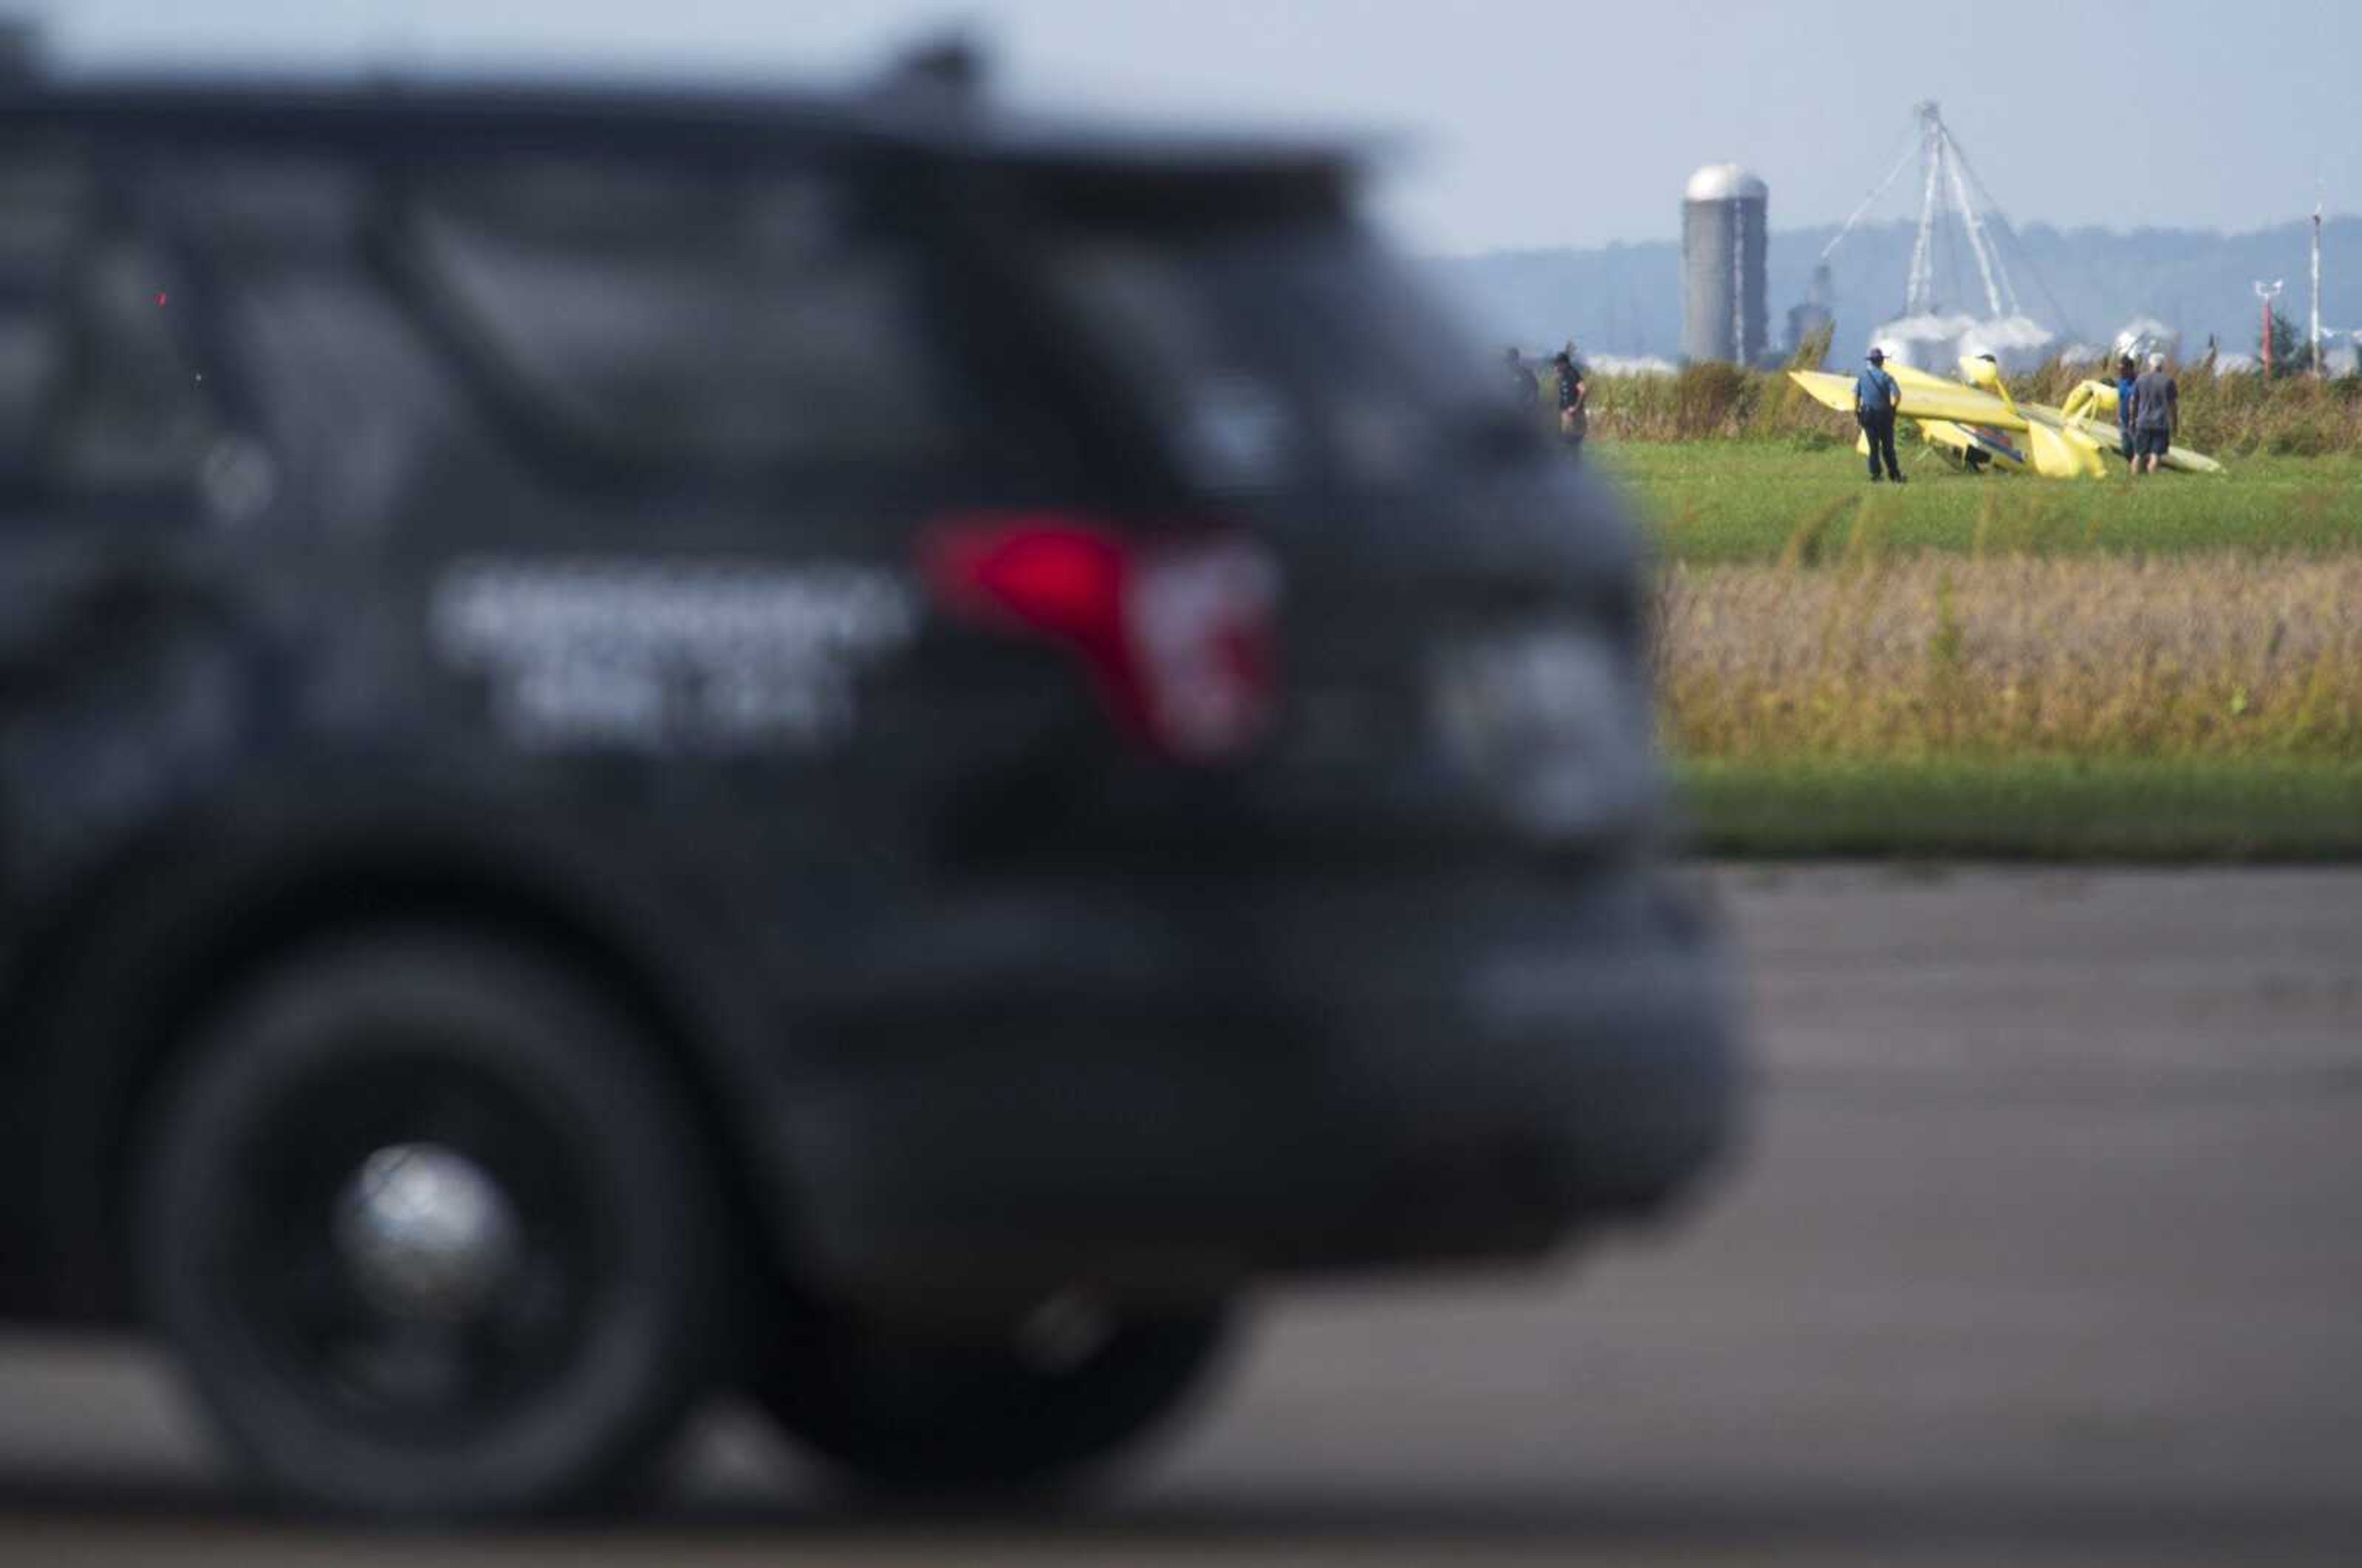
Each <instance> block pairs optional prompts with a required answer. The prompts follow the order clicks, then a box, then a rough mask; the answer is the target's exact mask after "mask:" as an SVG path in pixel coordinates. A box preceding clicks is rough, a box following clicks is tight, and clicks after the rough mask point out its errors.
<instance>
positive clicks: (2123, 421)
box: [2116, 354, 2138, 469]
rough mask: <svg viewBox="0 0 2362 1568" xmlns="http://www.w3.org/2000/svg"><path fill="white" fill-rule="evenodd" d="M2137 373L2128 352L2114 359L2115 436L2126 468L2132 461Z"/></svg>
mask: <svg viewBox="0 0 2362 1568" xmlns="http://www.w3.org/2000/svg"><path fill="white" fill-rule="evenodd" d="M2137 375H2138V372H2137V370H2136V369H2135V367H2134V365H2133V357H2132V356H2131V355H2130V354H2126V355H2124V356H2123V357H2122V358H2120V359H2117V360H2116V436H2117V444H2118V445H2119V446H2121V447H2123V449H2124V454H2125V468H2126V469H2130V468H2131V467H2132V462H2133V383H2134V381H2136V379H2137Z"/></svg>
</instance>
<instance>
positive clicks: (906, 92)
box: [873, 28, 985, 108]
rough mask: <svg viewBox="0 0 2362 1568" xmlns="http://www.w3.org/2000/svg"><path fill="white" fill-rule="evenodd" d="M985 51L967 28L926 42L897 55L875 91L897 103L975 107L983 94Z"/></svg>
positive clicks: (957, 29)
mask: <svg viewBox="0 0 2362 1568" xmlns="http://www.w3.org/2000/svg"><path fill="white" fill-rule="evenodd" d="M984 76H985V59H984V50H983V49H982V48H981V47H980V46H979V45H978V44H977V41H976V39H975V38H974V37H973V36H972V35H971V34H970V33H969V32H968V31H967V29H966V28H951V29H949V30H946V31H944V32H941V33H937V34H935V35H933V37H930V38H927V39H922V40H921V41H920V42H918V43H916V44H913V45H912V46H911V48H909V49H907V50H903V51H902V53H901V54H900V55H899V56H897V57H896V58H895V60H894V62H893V63H892V64H891V65H889V67H888V68H887V69H886V71H885V72H884V74H883V75H881V76H880V77H879V79H878V81H877V86H876V87H875V88H874V89H873V94H874V95H875V96H877V97H878V98H881V99H885V100H887V101H889V102H894V103H910V104H926V105H938V106H943V107H950V108H969V107H973V106H974V105H975V104H976V102H977V99H978V98H979V97H981V96H982V95H983V92H984Z"/></svg>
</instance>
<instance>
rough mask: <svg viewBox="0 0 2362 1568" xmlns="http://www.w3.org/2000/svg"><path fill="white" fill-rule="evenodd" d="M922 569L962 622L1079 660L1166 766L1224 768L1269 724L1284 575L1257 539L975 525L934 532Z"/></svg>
mask: <svg viewBox="0 0 2362 1568" xmlns="http://www.w3.org/2000/svg"><path fill="white" fill-rule="evenodd" d="M920 569H921V571H922V574H923V576H924V577H925V580H926V582H927V585H928V587H929V589H930V590H931V591H933V594H934V596H935V600H936V602H938V603H939V604H941V605H942V606H943V607H944V609H945V610H947V611H949V612H950V613H953V614H955V615H958V616H961V617H964V618H966V619H967V620H969V621H971V622H974V623H976V624H985V625H995V626H1000V627H1003V628H1006V629H1009V630H1016V631H1025V632H1031V633H1032V634H1035V635H1040V636H1043V637H1046V638H1048V639H1050V640H1051V641H1053V642H1055V643H1057V644H1059V645H1061V646H1065V647H1067V648H1070V649H1072V650H1073V651H1074V653H1075V654H1076V656H1077V657H1079V658H1080V659H1081V660H1082V661H1083V664H1084V666H1085V668H1087V669H1088V670H1089V671H1090V674H1091V678H1092V679H1093V681H1094V682H1095V683H1096V684H1097V686H1098V690H1099V693H1100V695H1101V697H1102V698H1103V699H1104V700H1105V701H1107V703H1108V706H1109V710H1110V712H1112V713H1113V715H1114V716H1115V718H1116V720H1117V722H1118V723H1120V724H1121V725H1122V726H1123V727H1124V728H1125V729H1126V730H1127V731H1128V732H1130V733H1131V734H1135V735H1137V736H1138V737H1140V738H1141V739H1142V740H1143V741H1145V742H1146V743H1147V744H1148V745H1151V746H1152V747H1153V748H1154V749H1155V750H1156V751H1158V752H1160V753H1162V754H1163V755H1165V756H1173V757H1176V758H1180V759H1182V760H1185V761H1190V762H1214V761H1220V760H1221V759H1223V758H1226V757H1231V756H1237V755H1239V754H1240V753H1242V752H1243V751H1244V750H1246V749H1247V748H1248V747H1249V746H1251V745H1253V744H1254V743H1255V742H1256V741H1257V740H1259V739H1260V738H1262V736H1263V735H1264V734H1265V733H1266V732H1267V731H1268V730H1269V729H1270V727H1271V723H1272V719H1273V716H1274V713H1275V709H1276V707H1277V703H1278V697H1279V682H1278V664H1277V652H1278V648H1277V644H1278V635H1277V628H1276V625H1275V621H1276V611H1277V608H1278V600H1279V573H1278V569H1277V568H1276V567H1275V565H1274V564H1273V562H1272V560H1271V558H1270V557H1269V556H1267V555H1266V554H1265V553H1264V551H1263V550H1262V549H1260V548H1259V547H1256V546H1255V545H1254V544H1253V542H1252V541H1249V540H1246V539H1242V538H1240V537H1237V536H1232V535H1211V536H1197V537H1194V538H1189V539H1175V540H1170V541H1164V540H1159V541H1153V542H1151V541H1146V540H1139V539H1132V538H1127V537H1125V536H1121V535H1119V534H1117V533H1115V532H1113V531H1112V530H1109V529H1108V528H1104V527H1101V526H1098V525H1095V524H1092V523H1088V522H1085V521H1080V520H1077V519H1075V518H1070V517H1065V516H1058V515H1053V514H1040V515H1030V516H1020V517H996V518H985V519H977V520H966V519H963V520H959V521H955V522H951V523H946V524H944V525H941V526H939V527H937V528H935V529H933V530H932V531H931V532H930V533H929V534H928V535H927V536H926V538H925V540H924V541H923V542H922V546H921V557H920Z"/></svg>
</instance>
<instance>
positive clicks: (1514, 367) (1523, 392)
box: [1501, 348, 1542, 408]
mask: <svg viewBox="0 0 2362 1568" xmlns="http://www.w3.org/2000/svg"><path fill="white" fill-rule="evenodd" d="M1501 362H1502V363H1503V364H1505V365H1507V366H1508V367H1509V396H1510V397H1512V398H1514V399H1515V400H1516V401H1517V404H1518V407H1519V408H1539V407H1540V406H1541V401H1542V384H1541V382H1540V381H1537V380H1535V379H1534V373H1533V372H1532V371H1531V370H1528V369H1526V362H1525V361H1524V360H1523V359H1519V358H1518V351H1517V350H1516V349H1515V348H1504V349H1502V350H1501Z"/></svg>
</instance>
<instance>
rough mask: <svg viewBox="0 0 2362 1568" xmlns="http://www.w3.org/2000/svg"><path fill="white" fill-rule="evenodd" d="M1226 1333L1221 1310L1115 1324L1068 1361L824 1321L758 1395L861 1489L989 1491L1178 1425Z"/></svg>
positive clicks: (1046, 1482)
mask: <svg viewBox="0 0 2362 1568" xmlns="http://www.w3.org/2000/svg"><path fill="white" fill-rule="evenodd" d="M1230 1338H1231V1334H1230V1326H1229V1318H1228V1315H1227V1314H1226V1313H1224V1312H1223V1311H1221V1310H1220V1309H1203V1310H1199V1311H1196V1312H1191V1313H1187V1314H1176V1315H1174V1316H1168V1317H1161V1318H1137V1319H1128V1320H1119V1321H1116V1322H1114V1323H1112V1324H1109V1325H1108V1326H1106V1328H1105V1329H1104V1330H1103V1331H1101V1332H1100V1333H1099V1334H1098V1337H1097V1338H1096V1340H1095V1342H1093V1343H1092V1344H1090V1345H1089V1347H1088V1348H1087V1350H1086V1351H1084V1352H1083V1353H1080V1354H1078V1355H1075V1356H1073V1357H1072V1358H1071V1359H1058V1358H1054V1357H1044V1356H1043V1354H1042V1353H1040V1352H1039V1351H1038V1350H1036V1351H1033V1352H1030V1353H1029V1351H1028V1350H1027V1349H1026V1348H1025V1346H1024V1343H1023V1338H1022V1336H1020V1335H1017V1334H1014V1333H1012V1334H1010V1335H1007V1336H1002V1337H998V1338H991V1339H984V1338H975V1339H958V1340H952V1339H925V1338H921V1337H918V1336H916V1335H912V1334H909V1333H900V1332H895V1331H888V1330H884V1329H880V1328H875V1327H871V1326H867V1325H864V1324H862V1323H860V1322H858V1321H856V1320H851V1319H848V1318H842V1317H834V1318H822V1317H819V1316H817V1315H815V1316H813V1317H811V1318H810V1319H808V1320H806V1321H805V1322H804V1324H803V1327H802V1329H801V1331H798V1332H794V1333H791V1334H790V1335H789V1337H788V1339H787V1341H786V1342H785V1343H784V1344H783V1345H782V1346H780V1347H779V1348H778V1350H776V1351H775V1353H773V1355H772V1356H771V1358H770V1359H769V1361H768V1362H767V1364H765V1365H764V1367H763V1368H762V1369H761V1371H760V1372H759V1374H758V1375H757V1377H756V1381H755V1385H754V1387H753V1390H752V1392H753V1393H754V1395H755V1397H756V1400H757V1402H758V1403H759V1404H761V1406H762V1407H763V1408H765V1409H766V1410H767V1411H768V1412H769V1413H770V1415H771V1417H772V1418H773V1419H775V1420H776V1421H777V1422H778V1424H779V1426H780V1427H781V1428H782V1429H783V1430H785V1431H786V1432H787V1434H788V1435H789V1437H791V1438H793V1439H794V1440H796V1441H798V1442H800V1444H802V1445H803V1446H804V1447H805V1448H806V1449H808V1450H810V1451H811V1452H812V1453H813V1454H814V1455H815V1456H817V1457H818V1458H820V1459H821V1460H822V1461H823V1462H825V1463H827V1464H828V1465H829V1466H830V1467H831V1468H833V1470H835V1471H836V1472H837V1473H838V1474H839V1475H840V1476H841V1477H842V1478H844V1479H845V1480H847V1481H849V1482H851V1483H853V1484H854V1485H857V1486H860V1487H864V1488H866V1489H869V1490H873V1491H878V1492H885V1493H891V1494H897V1495H904V1496H909V1495H914V1494H915V1495H922V1496H945V1497H952V1498H958V1497H978V1498H989V1497H990V1496H995V1495H1012V1494H1026V1493H1036V1492H1043V1491H1048V1490H1052V1489H1054V1488H1056V1487H1057V1486H1059V1485H1061V1484H1064V1483H1068V1482H1072V1481H1074V1480H1076V1479H1077V1478H1078V1477H1079V1476H1080V1475H1081V1474H1083V1473H1085V1472H1087V1471H1089V1470H1091V1469H1094V1468H1096V1467H1098V1466H1099V1465H1101V1464H1104V1463H1107V1462H1109V1461H1110V1460H1112V1459H1113V1458H1115V1457H1116V1456H1117V1455H1118V1454H1120V1452H1122V1451H1124V1450H1126V1449H1129V1448H1131V1447H1132V1446H1133V1445H1135V1444H1136V1443H1138V1442H1139V1441H1142V1439H1144V1438H1145V1437H1146V1436H1148V1435H1149V1434H1150V1433H1151V1432H1152V1431H1153V1430H1155V1429H1157V1428H1160V1427H1163V1426H1164V1425H1166V1424H1167V1423H1169V1422H1170V1421H1171V1420H1173V1419H1175V1416H1176V1415H1177V1414H1178V1412H1179V1411H1180V1410H1181V1409H1182V1408H1184V1407H1186V1406H1187V1405H1188V1404H1189V1403H1190V1402H1191V1396H1192V1395H1194V1394H1196V1393H1197V1392H1198V1391H1199V1390H1200V1389H1202V1388H1203V1387H1204V1386H1206V1385H1207V1384H1208V1383H1209V1381H1210V1375H1211V1373H1212V1372H1213V1370H1214V1369H1215V1367H1216V1366H1217V1365H1218V1364H1219V1363H1220V1361H1221V1359H1222V1356H1221V1352H1222V1350H1223V1348H1224V1346H1225V1345H1226V1343H1227V1342H1228V1341H1229V1339H1230Z"/></svg>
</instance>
